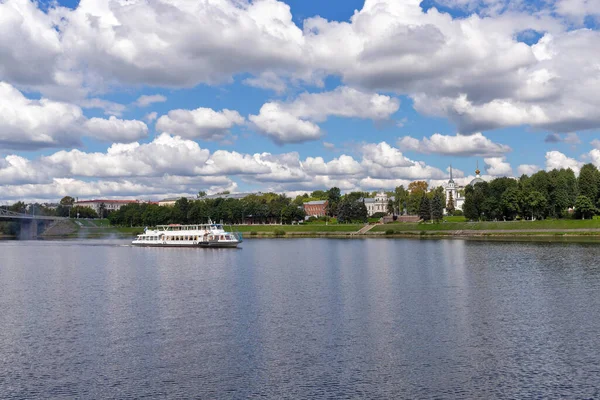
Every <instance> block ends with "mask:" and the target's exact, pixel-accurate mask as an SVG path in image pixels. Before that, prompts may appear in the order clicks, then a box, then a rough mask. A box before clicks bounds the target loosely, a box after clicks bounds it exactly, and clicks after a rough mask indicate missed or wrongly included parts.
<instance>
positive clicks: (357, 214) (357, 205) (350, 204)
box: [337, 196, 368, 223]
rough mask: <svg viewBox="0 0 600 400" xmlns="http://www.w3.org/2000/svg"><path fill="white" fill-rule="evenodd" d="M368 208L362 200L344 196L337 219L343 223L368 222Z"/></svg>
mask: <svg viewBox="0 0 600 400" xmlns="http://www.w3.org/2000/svg"><path fill="white" fill-rule="evenodd" d="M367 215H368V213H367V207H366V206H365V203H364V202H363V201H362V200H361V199H357V198H355V197H353V196H344V197H343V198H342V199H341V200H340V202H339V205H338V210H337V218H338V221H339V222H341V223H352V222H367Z"/></svg>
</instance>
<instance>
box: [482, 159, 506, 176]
mask: <svg viewBox="0 0 600 400" xmlns="http://www.w3.org/2000/svg"><path fill="white" fill-rule="evenodd" d="M483 162H484V163H485V169H486V171H487V173H488V174H489V175H492V176H512V174H513V171H512V168H511V166H510V164H509V163H508V162H506V157H488V158H484V159H483Z"/></svg>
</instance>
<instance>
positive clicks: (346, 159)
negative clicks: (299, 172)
mask: <svg viewBox="0 0 600 400" xmlns="http://www.w3.org/2000/svg"><path fill="white" fill-rule="evenodd" d="M302 167H303V168H304V169H305V170H306V171H307V172H309V173H311V174H313V175H346V176H348V175H357V174H360V173H362V172H363V168H362V166H361V165H360V163H359V162H358V161H356V160H355V159H354V158H352V157H350V156H347V155H341V156H339V157H338V158H334V159H333V160H331V161H329V162H325V160H324V159H323V158H322V157H308V158H307V159H306V161H304V162H303V163H302Z"/></svg>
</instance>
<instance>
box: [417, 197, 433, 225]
mask: <svg viewBox="0 0 600 400" xmlns="http://www.w3.org/2000/svg"><path fill="white" fill-rule="evenodd" d="M419 217H420V218H421V219H422V220H423V221H429V220H430V219H431V202H430V201H429V197H427V195H426V194H423V195H422V196H421V202H420V204H419Z"/></svg>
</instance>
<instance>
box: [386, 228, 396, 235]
mask: <svg viewBox="0 0 600 400" xmlns="http://www.w3.org/2000/svg"><path fill="white" fill-rule="evenodd" d="M394 232H395V231H394V230H393V229H387V230H386V231H385V234H386V235H393V234H394Z"/></svg>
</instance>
